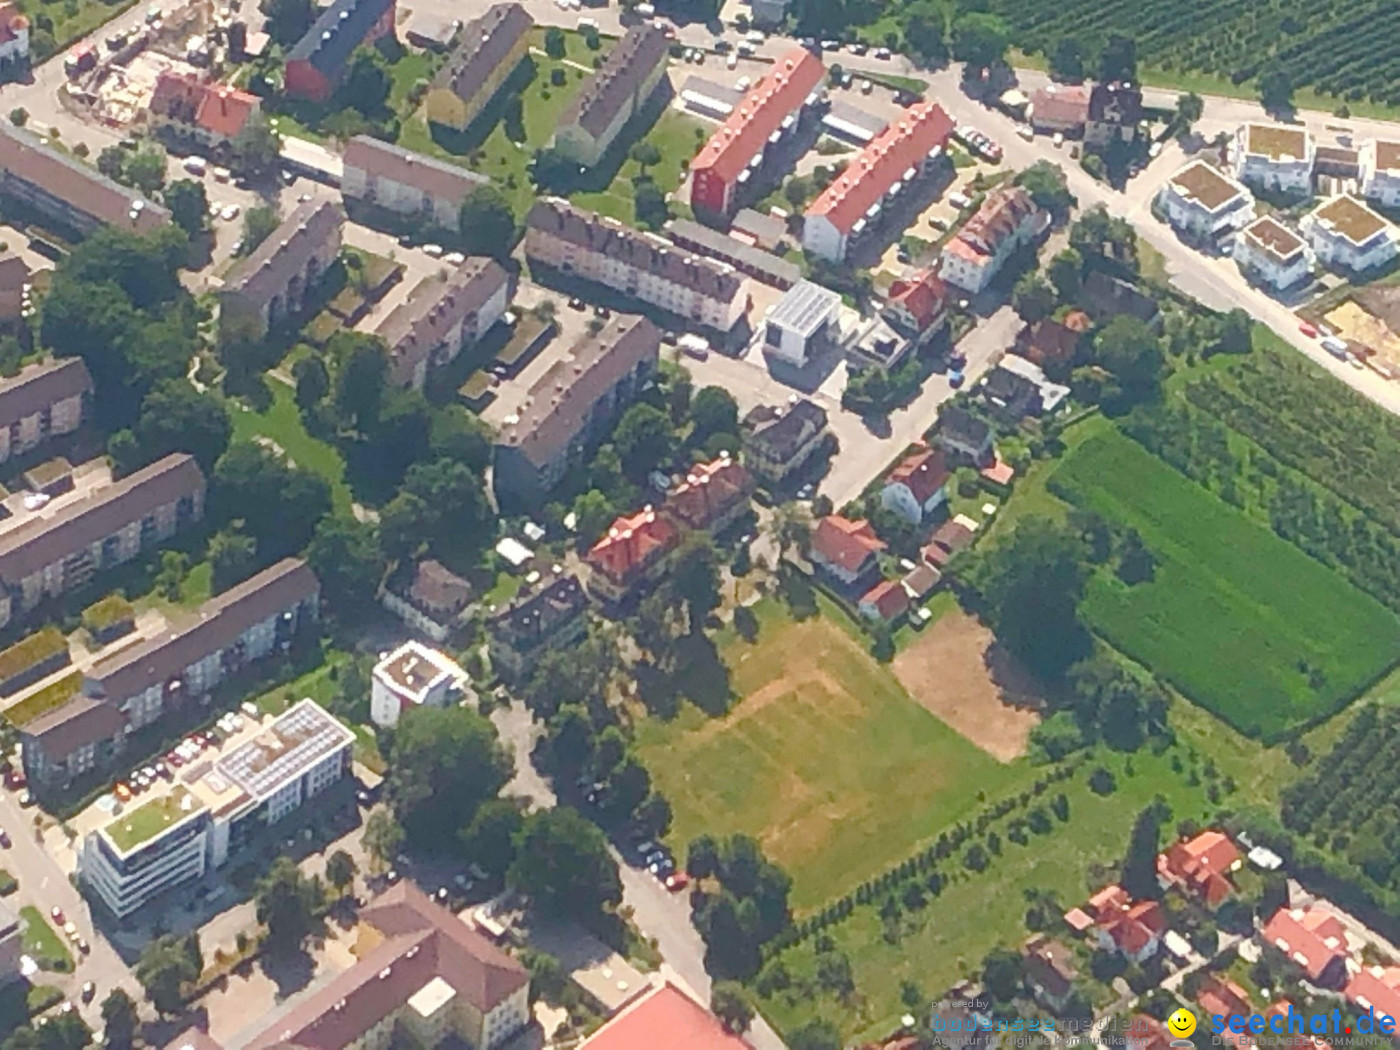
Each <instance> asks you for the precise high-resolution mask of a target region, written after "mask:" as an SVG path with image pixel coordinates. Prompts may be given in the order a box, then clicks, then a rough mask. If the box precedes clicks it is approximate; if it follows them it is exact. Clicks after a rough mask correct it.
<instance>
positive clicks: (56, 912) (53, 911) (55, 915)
mask: <svg viewBox="0 0 1400 1050" xmlns="http://www.w3.org/2000/svg"><path fill="white" fill-rule="evenodd" d="M49 918H50V919H52V920H53V921H54V922H56V923H58V924H59V925H60V926H62V925H63V924H64V923H65V922H67V921H68V920H67V919H65V918H64V917H63V909H62V908H60V907H59V906H58V905H57V904H55V905H54V906H53V907H52V908H50V909H49Z"/></svg>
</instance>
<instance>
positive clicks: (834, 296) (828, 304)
mask: <svg viewBox="0 0 1400 1050" xmlns="http://www.w3.org/2000/svg"><path fill="white" fill-rule="evenodd" d="M840 310H841V296H840V295H839V294H838V293H836V292H833V291H832V290H831V289H830V288H827V287H825V286H823V285H820V284H816V283H815V282H812V281H805V280H804V281H798V282H797V283H796V284H795V285H793V286H792V287H791V288H790V289H788V291H787V292H786V293H784V295H783V297H782V298H781V299H779V300H778V301H777V303H775V304H774V305H773V307H772V308H771V309H770V310H769V311H768V313H767V315H766V316H765V317H764V319H763V352H764V353H765V354H766V355H767V356H769V357H771V358H773V359H774V360H776V361H780V362H781V363H783V364H785V365H789V366H791V367H792V368H804V367H806V365H807V362H808V361H810V360H812V358H813V357H816V356H819V355H821V354H822V353H823V352H825V351H827V350H830V349H832V348H834V347H835V346H836V345H837V343H838V342H839V341H840V338H841V331H840V325H839V324H838V321H837V318H838V316H839V314H840Z"/></svg>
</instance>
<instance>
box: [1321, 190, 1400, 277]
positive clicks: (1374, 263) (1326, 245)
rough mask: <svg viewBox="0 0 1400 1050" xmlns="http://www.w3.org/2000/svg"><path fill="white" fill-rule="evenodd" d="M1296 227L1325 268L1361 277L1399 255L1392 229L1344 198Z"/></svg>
mask: <svg viewBox="0 0 1400 1050" xmlns="http://www.w3.org/2000/svg"><path fill="white" fill-rule="evenodd" d="M1299 226H1300V228H1301V229H1302V231H1303V236H1304V237H1306V238H1307V239H1308V243H1309V244H1311V245H1312V249H1313V253H1314V254H1315V255H1316V256H1317V261H1318V262H1320V263H1322V265H1324V266H1331V267H1335V268H1337V269H1342V270H1348V271H1350V272H1352V273H1363V272H1365V271H1367V270H1374V269H1375V268H1377V267H1379V266H1384V265H1385V264H1386V263H1388V262H1390V261H1391V260H1392V259H1394V258H1395V256H1396V254H1397V253H1400V236H1397V233H1396V229H1395V227H1394V226H1392V225H1391V224H1390V223H1389V222H1388V221H1386V219H1385V218H1384V217H1383V216H1381V215H1379V214H1377V213H1376V212H1374V211H1372V210H1371V209H1370V208H1368V207H1367V206H1366V205H1365V204H1362V203H1361V201H1359V200H1357V199H1356V198H1355V197H1352V196H1349V195H1346V194H1343V195H1342V196H1340V197H1333V198H1332V199H1331V200H1329V201H1327V202H1325V203H1324V204H1322V205H1320V206H1318V207H1317V208H1315V209H1314V210H1313V211H1311V212H1309V213H1308V214H1307V215H1305V216H1303V221H1302V222H1301V223H1299Z"/></svg>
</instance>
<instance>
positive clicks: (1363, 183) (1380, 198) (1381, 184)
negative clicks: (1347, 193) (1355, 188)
mask: <svg viewBox="0 0 1400 1050" xmlns="http://www.w3.org/2000/svg"><path fill="white" fill-rule="evenodd" d="M1360 165H1361V178H1360V180H1359V184H1360V187H1361V196H1363V197H1365V198H1366V199H1367V200H1369V201H1374V202H1375V203H1376V204H1377V205H1379V206H1380V207H1382V208H1400V142H1397V141H1394V140H1390V139H1368V140H1367V141H1366V142H1365V143H1363V144H1362V146H1361V157H1360Z"/></svg>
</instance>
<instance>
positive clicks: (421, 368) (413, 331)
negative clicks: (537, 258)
mask: <svg viewBox="0 0 1400 1050" xmlns="http://www.w3.org/2000/svg"><path fill="white" fill-rule="evenodd" d="M512 284H513V281H512V279H511V275H510V274H509V273H507V272H506V270H505V269H504V267H502V266H501V264H500V263H498V262H496V261H495V260H494V259H487V258H484V257H481V256H472V257H470V258H468V259H467V260H466V262H464V263H462V264H460V265H458V266H455V267H452V268H451V269H448V270H446V271H444V272H443V273H440V274H436V275H434V276H432V277H429V278H427V279H426V280H424V281H423V282H422V283H421V284H420V285H419V286H418V287H417V288H415V289H414V290H413V293H412V294H411V295H410V296H409V297H408V299H406V300H405V301H404V302H402V303H400V304H399V305H398V306H397V307H395V308H394V310H393V312H392V313H390V314H389V316H388V317H386V318H384V320H383V321H382V322H380V324H379V326H378V327H377V328H376V329H375V334H376V335H378V336H379V337H380V338H381V339H383V340H384V345H385V347H386V349H387V353H388V355H389V381H390V382H391V383H394V384H395V385H397V386H402V387H412V388H413V389H414V390H422V389H423V384H424V382H425V381H426V380H427V378H428V372H429V370H431V369H434V368H438V367H441V366H442V365H445V364H447V363H448V362H450V361H454V360H456V358H457V355H458V354H459V353H461V351H462V349H463V348H464V347H468V346H472V345H473V344H475V343H476V342H477V341H478V340H480V339H481V338H482V336H484V335H485V334H486V333H487V332H488V331H490V330H491V328H492V327H494V326H495V325H496V323H497V322H498V321H500V320H501V318H502V317H504V316H505V313H506V308H507V307H509V306H510V298H511V292H512Z"/></svg>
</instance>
